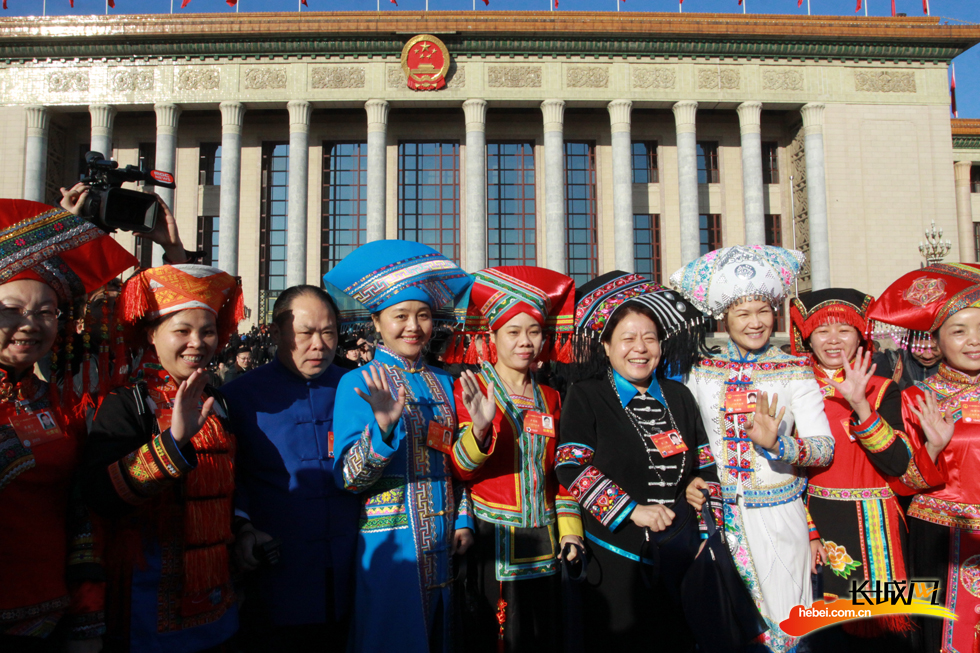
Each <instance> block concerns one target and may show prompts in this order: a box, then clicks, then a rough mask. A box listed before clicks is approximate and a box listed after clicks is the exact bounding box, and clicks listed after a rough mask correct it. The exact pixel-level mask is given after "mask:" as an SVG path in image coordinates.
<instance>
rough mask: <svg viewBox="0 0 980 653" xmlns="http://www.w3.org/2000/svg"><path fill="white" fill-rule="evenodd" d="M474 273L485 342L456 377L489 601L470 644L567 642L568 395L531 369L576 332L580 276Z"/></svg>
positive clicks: (577, 544) (478, 327) (574, 527)
mask: <svg viewBox="0 0 980 653" xmlns="http://www.w3.org/2000/svg"><path fill="white" fill-rule="evenodd" d="M473 276H474V278H475V282H474V284H473V289H472V291H471V294H470V310H469V317H470V322H471V324H470V329H469V331H470V332H471V334H472V335H473V340H474V342H472V343H471V346H472V347H476V342H475V341H478V340H479V339H480V338H481V337H482V338H485V339H486V341H485V346H483V347H480V350H481V352H480V357H481V358H482V359H483V360H482V361H481V365H480V369H479V372H478V373H477V374H474V373H473V372H464V373H463V375H462V377H461V378H460V379H459V380H458V381H456V384H455V387H454V395H455V398H456V415H457V419H458V421H459V427H460V437H459V439H458V440H457V441H456V443H455V445H454V446H453V449H452V461H453V469H454V472H455V474H456V476H457V477H459V478H461V479H463V480H466V481H469V487H470V490H471V495H472V501H473V508H474V512H475V513H476V533H477V542H476V553H475V557H476V562H477V565H476V566H477V570H478V571H477V573H476V574H474V575H475V576H476V579H475V583H476V586H477V587H478V588H479V590H480V591H479V592H478V594H479V598H478V602H479V605H478V608H477V610H476V613H475V614H473V615H471V616H473V618H474V619H475V621H476V623H473V624H467V625H468V628H467V629H466V630H467V631H469V632H470V633H472V634H473V638H472V642H471V643H470V645H471V646H476V647H481V646H482V647H484V648H485V649H486V650H494V649H496V648H497V647H496V646H495V645H494V644H495V641H498V640H499V641H500V642H501V643H503V645H504V649H503V650H507V651H520V650H533V651H542V652H544V651H557V650H560V645H561V637H560V635H559V632H560V631H559V628H560V625H561V619H560V615H559V613H558V609H557V606H558V604H559V600H558V586H557V583H556V582H555V581H556V580H557V578H558V576H557V575H556V574H557V572H558V563H559V558H561V557H563V556H566V555H567V557H568V559H569V561H573V560H574V559H575V558H576V557H577V556H578V555H579V554H578V552H579V551H584V548H583V542H582V534H583V533H582V521H581V518H580V516H579V509H578V504H577V503H576V501H575V499H573V498H572V497H571V495H569V494H568V492H567V491H566V490H565V489H564V488H562V487H561V486H560V485H559V484H558V478H557V476H555V449H556V445H557V440H558V438H557V435H558V420H559V418H560V415H561V406H560V404H561V402H560V400H559V397H558V393H557V392H555V391H554V390H553V389H551V388H549V387H547V386H544V385H540V384H538V383H536V382H535V380H534V376H533V374H532V372H533V371H534V368H535V367H536V365H537V363H538V361H539V360H541V358H542V356H541V355H542V352H543V351H544V348H545V344H546V342H548V341H552V342H554V345H553V346H551V347H549V351H550V352H560V351H561V348H560V346H559V342H558V340H559V338H560V334H562V333H564V335H565V340H566V342H567V340H568V338H569V337H570V335H571V334H570V332H571V329H572V320H573V317H574V312H575V283H574V282H573V281H572V279H570V278H569V277H566V276H565V275H563V274H559V273H557V272H553V271H551V270H546V269H543V268H537V267H531V266H507V267H497V268H488V269H486V270H481V271H479V272H477V273H476V274H474V275H473ZM546 355H548V354H546ZM564 547H567V552H565V551H563V550H562V549H563V548H564ZM495 634H496V635H497V637H496V638H494V635H495Z"/></svg>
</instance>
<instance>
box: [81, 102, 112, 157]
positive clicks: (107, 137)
mask: <svg viewBox="0 0 980 653" xmlns="http://www.w3.org/2000/svg"><path fill="white" fill-rule="evenodd" d="M88 112H89V114H90V115H91V116H92V136H91V138H90V139H89V146H88V147H89V150H91V151H92V152H101V153H102V154H103V155H105V158H107V159H111V158H112V121H113V120H114V119H115V117H116V107H114V106H112V105H109V104H92V105H90V106H89V108H88Z"/></svg>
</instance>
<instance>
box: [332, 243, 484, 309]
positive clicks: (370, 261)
mask: <svg viewBox="0 0 980 653" xmlns="http://www.w3.org/2000/svg"><path fill="white" fill-rule="evenodd" d="M323 282H324V285H326V287H327V290H328V291H329V292H330V294H331V295H333V297H334V299H336V300H337V303H338V305H339V306H340V309H341V318H342V320H343V322H344V324H345V326H348V327H350V326H351V325H355V324H360V323H363V322H366V321H367V319H368V318H367V314H374V313H378V312H380V311H382V310H384V309H386V308H388V307H389V306H394V305H395V304H400V303H401V302H406V301H411V300H415V301H420V302H424V303H426V304H428V305H429V307H431V308H432V310H433V312H435V313H436V317H437V318H439V319H440V320H445V321H450V320H452V319H453V312H454V310H455V309H456V307H457V306H459V307H461V308H460V310H461V311H462V310H465V309H464V308H463V307H465V305H466V300H467V298H468V293H469V289H470V285H471V284H472V283H473V279H472V277H470V275H468V274H466V272H464V271H463V270H462V269H461V268H460V267H459V266H458V265H456V264H455V263H453V262H452V261H450V260H449V259H448V258H446V257H445V256H443V255H442V254H441V253H439V252H437V251H436V250H434V249H432V248H431V247H428V246H427V245H422V244H421V243H413V242H409V241H406V240H376V241H373V242H370V243H367V244H366V245H361V246H360V247H358V248H357V249H355V250H354V251H353V252H351V253H350V254H348V255H347V256H345V257H344V259H343V260H342V261H341V262H340V263H338V264H337V265H335V266H334V268H333V269H332V270H330V272H327V273H326V274H325V275H324V276H323ZM351 300H353V301H354V302H356V305H352V302H351ZM365 312H366V314H365ZM458 317H459V318H460V319H461V318H462V314H461V313H460V315H459V316H458Z"/></svg>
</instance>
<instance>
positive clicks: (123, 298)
mask: <svg viewBox="0 0 980 653" xmlns="http://www.w3.org/2000/svg"><path fill="white" fill-rule="evenodd" d="M117 306H118V309H117V315H118V319H119V321H120V322H121V323H122V324H123V325H126V326H129V327H133V326H137V325H140V324H145V323H146V322H149V321H151V320H155V319H157V318H160V317H164V316H167V315H172V314H174V313H179V312H180V311H186V310H190V309H195V308H202V309H204V310H206V311H210V312H211V313H212V314H213V315H214V316H215V317H216V318H217V325H218V346H219V347H223V346H224V345H225V344H226V343H227V342H228V339H229V338H231V335H232V334H233V333H234V332H235V331H236V330H237V328H238V323H239V322H241V321H242V319H243V318H244V317H245V306H244V303H243V299H242V287H241V282H240V281H239V279H237V278H236V277H233V276H231V275H230V274H228V273H227V272H224V271H222V270H219V269H218V268H213V267H210V266H207V265H162V266H160V267H158V268H150V269H148V270H141V271H140V272H138V273H137V274H134V275H133V276H132V277H130V278H129V279H128V280H127V281H126V283H125V284H124V285H123V289H122V293H121V294H120V296H119V301H118V304H117Z"/></svg>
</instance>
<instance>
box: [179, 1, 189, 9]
mask: <svg viewBox="0 0 980 653" xmlns="http://www.w3.org/2000/svg"><path fill="white" fill-rule="evenodd" d="M190 3H191V0H184V1H183V2H181V3H180V8H181V9H183V8H184V7H186V6H187V5H189V4H190Z"/></svg>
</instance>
